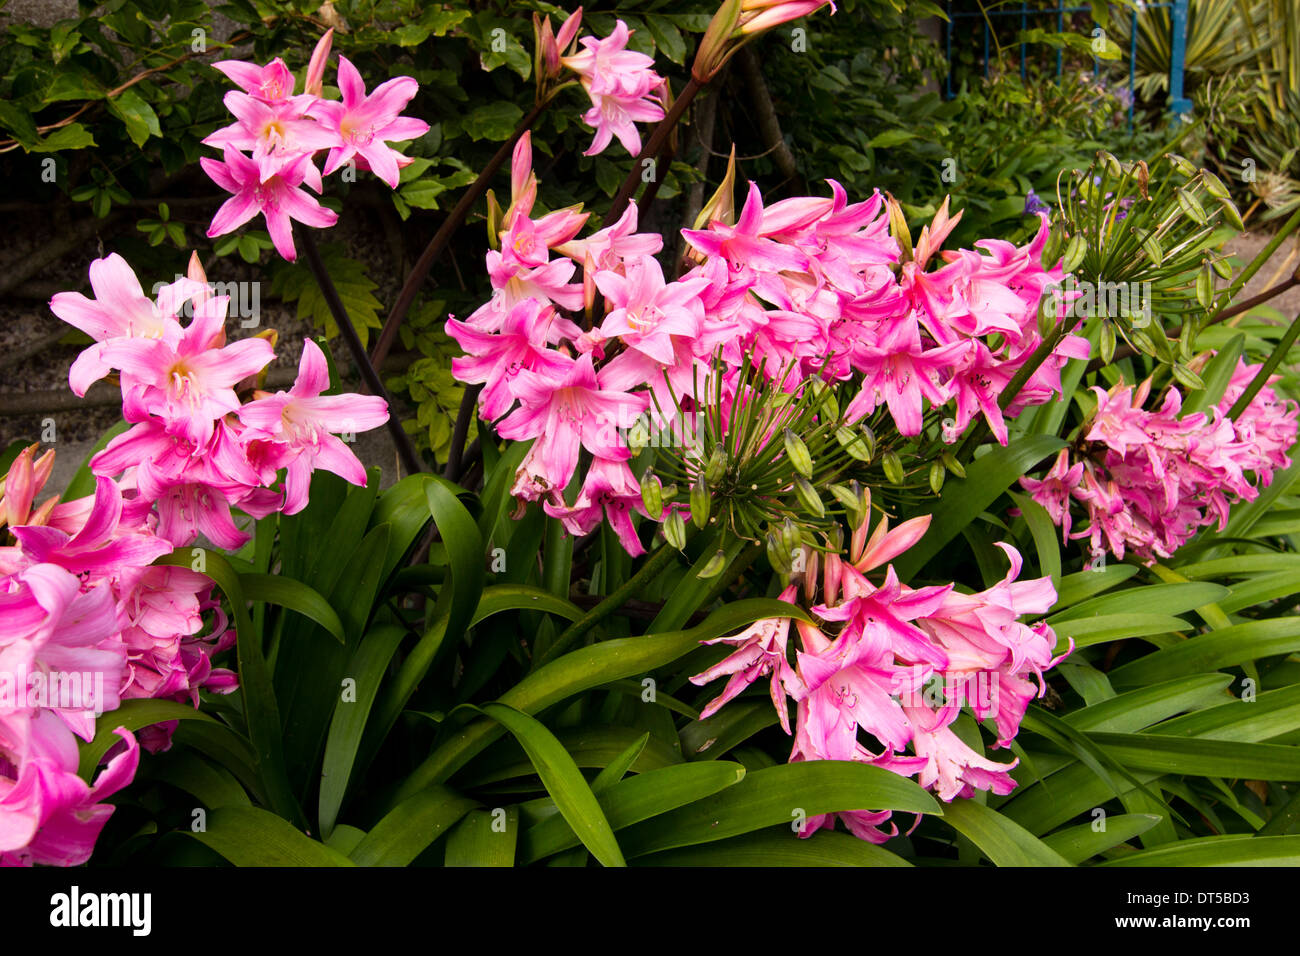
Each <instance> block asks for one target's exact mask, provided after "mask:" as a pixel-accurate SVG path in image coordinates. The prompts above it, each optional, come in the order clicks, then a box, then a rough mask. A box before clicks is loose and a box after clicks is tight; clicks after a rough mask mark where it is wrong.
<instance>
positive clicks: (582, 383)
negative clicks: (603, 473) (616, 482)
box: [497, 354, 645, 490]
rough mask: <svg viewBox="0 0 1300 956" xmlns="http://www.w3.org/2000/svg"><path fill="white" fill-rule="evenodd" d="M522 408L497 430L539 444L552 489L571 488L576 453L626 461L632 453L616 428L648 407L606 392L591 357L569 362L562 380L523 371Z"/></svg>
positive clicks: (639, 399) (518, 390) (519, 384)
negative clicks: (580, 447) (582, 450)
mask: <svg viewBox="0 0 1300 956" xmlns="http://www.w3.org/2000/svg"><path fill="white" fill-rule="evenodd" d="M514 390H515V394H516V395H517V396H518V398H519V401H520V407H519V408H517V409H515V410H514V411H513V412H511V413H510V414H509V415H508V416H506V417H505V418H504V419H502V420H501V422H500V424H499V425H498V426H497V431H498V432H499V433H500V435H501V436H502V437H503V438H509V439H513V440H516V441H526V440H527V439H530V438H535V439H537V442H536V444H535V445H534V447H533V449H532V451H534V452H536V453H537V455H538V457H539V459H540V460H539V461H538V464H540V466H541V468H540V470H539V471H538V472H537V474H538V475H540V476H541V477H543V478H544V479H545V480H546V481H547V482H548V483H549V485H550V487H551V488H552V489H557V490H558V489H562V488H564V486H565V485H567V484H568V483H569V479H570V478H571V477H572V476H573V470H574V469H575V468H576V467H577V465H578V448H579V446H582V447H585V448H586V449H587V450H588V451H589V452H591V453H592V454H593V455H595V456H596V457H597V458H609V459H612V460H614V461H626V460H627V458H628V456H629V451H628V449H627V447H626V445H624V444H622V443H621V442H620V441H619V436H618V431H617V430H618V428H619V427H626V426H630V425H631V424H632V422H634V421H635V419H636V416H637V415H638V414H640V413H641V411H642V410H643V409H644V408H645V398H644V397H643V396H641V395H631V394H628V393H626V392H620V391H614V390H612V389H609V388H607V387H605V386H604V385H603V384H602V383H601V382H600V381H599V379H598V377H597V375H596V371H595V369H594V368H593V367H592V360H591V355H590V354H586V355H583V356H582V357H580V358H578V359H576V360H570V363H569V366H568V369H567V371H565V373H564V375H563V377H562V378H556V377H551V376H547V375H542V374H540V373H538V372H534V371H529V370H521V371H520V372H519V376H518V378H517V379H516V380H515V384H514Z"/></svg>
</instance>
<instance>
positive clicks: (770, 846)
mask: <svg viewBox="0 0 1300 956" xmlns="http://www.w3.org/2000/svg"><path fill="white" fill-rule="evenodd" d="M633 865H634V866H761V867H776V866H783V867H784V866H794V867H799V866H854V867H859V866H904V867H906V866H911V865H912V864H910V863H908V862H907V861H906V860H904V859H903V858H902V857H901V856H898V855H897V854H894V853H890V852H889V851H888V850H886V849H885V848H884V847H879V846H873V845H872V844H870V843H868V842H866V841H865V840H859V839H858V838H857V837H855V836H850V835H849V834H847V833H834V832H829V831H826V830H821V831H818V832H817V833H814V834H813V835H812V836H811V837H809V838H807V839H801V838H800V837H799V836H798V835H797V834H795V833H787V832H783V831H781V830H776V829H773V830H764V831H762V832H760V833H749V834H746V835H745V836H739V837H732V838H731V839H730V840H722V841H720V842H718V843H706V844H703V845H701V846H688V847H681V848H680V849H676V850H667V851H665V852H663V853H652V854H651V855H649V856H643V857H638V858H637V860H636V862H635V863H634V864H633Z"/></svg>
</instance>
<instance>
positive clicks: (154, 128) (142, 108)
mask: <svg viewBox="0 0 1300 956" xmlns="http://www.w3.org/2000/svg"><path fill="white" fill-rule="evenodd" d="M108 109H109V111H110V112H111V113H112V114H113V115H114V116H116V117H117V118H118V119H120V120H121V121H122V122H123V123H124V124H125V125H126V135H127V136H130V137H131V142H133V143H135V145H137V146H143V145H144V144H145V140H147V139H148V138H149V137H150V136H159V137H160V136H162V127H160V126H159V125H158V114H157V113H155V112H154V111H153V107H152V106H150V105H149V104H148V103H146V102H145V101H144V97H142V96H141V95H140V94H139V93H137V92H136V91H135V90H127V91H126V92H125V93H122V94H121V95H120V96H118V97H117V98H116V99H111V100H109V101H108Z"/></svg>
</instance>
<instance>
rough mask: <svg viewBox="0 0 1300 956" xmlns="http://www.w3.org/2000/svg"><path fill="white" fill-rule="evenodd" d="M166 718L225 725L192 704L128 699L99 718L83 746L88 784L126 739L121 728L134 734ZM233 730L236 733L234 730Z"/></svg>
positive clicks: (81, 771) (81, 769)
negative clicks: (118, 732)
mask: <svg viewBox="0 0 1300 956" xmlns="http://www.w3.org/2000/svg"><path fill="white" fill-rule="evenodd" d="M165 720H202V721H206V722H208V723H210V724H213V725H215V726H218V727H221V726H224V725H222V724H220V723H218V722H217V721H216V720H214V719H213V718H212V717H211V716H209V715H208V714H205V713H203V711H201V710H196V709H195V708H194V707H193V705H191V704H182V703H180V702H179V701H175V700H165V699H159V700H155V699H153V698H141V699H138V700H124V701H122V706H120V707H119V708H118V709H117V710H112V711H109V712H108V713H106V714H104V715H103V716H101V717H100V718H99V720H97V721H96V727H95V736H94V738H93V739H92V740H89V741H87V742H86V743H83V744H81V745H80V750H81V758H80V766H79V767H78V768H77V773H79V774H80V775H81V778H82V779H83V780H85V781H86V782H87V783H89V782H90V778H91V777H92V776H93V775H94V772H95V768H96V767H98V766H99V762H100V760H102V759H103V758H104V754H106V753H108V750H109V748H110V747H112V746H113V744H115V743H118V742H119V741H121V739H122V738H121V737H119V736H118V735H117V733H116V732H115V731H116V730H117V728H118V727H124V728H125V729H127V730H129V731H131V732H133V733H134V732H135V731H137V730H141V729H143V728H145V727H152V726H153V725H154V724H161V723H162V722H163V721H165ZM230 733H232V734H233V733H234V731H233V730H232V731H230Z"/></svg>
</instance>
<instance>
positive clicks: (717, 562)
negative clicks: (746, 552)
mask: <svg viewBox="0 0 1300 956" xmlns="http://www.w3.org/2000/svg"><path fill="white" fill-rule="evenodd" d="M726 566H727V555H726V552H723V551H716V552H714V555H713V557H711V558H709V563H708V564H706V565H705V566H704V567H702V568H700V571H699V574H698V575H697V577H700V578H703V579H704V580H706V581H707V580H708V579H709V578H716V577H717V576H718V575H719V574H721V573H722V569H723V568H725V567H726Z"/></svg>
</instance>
